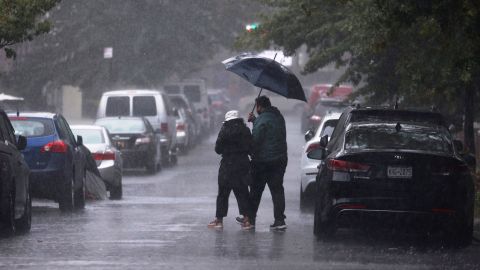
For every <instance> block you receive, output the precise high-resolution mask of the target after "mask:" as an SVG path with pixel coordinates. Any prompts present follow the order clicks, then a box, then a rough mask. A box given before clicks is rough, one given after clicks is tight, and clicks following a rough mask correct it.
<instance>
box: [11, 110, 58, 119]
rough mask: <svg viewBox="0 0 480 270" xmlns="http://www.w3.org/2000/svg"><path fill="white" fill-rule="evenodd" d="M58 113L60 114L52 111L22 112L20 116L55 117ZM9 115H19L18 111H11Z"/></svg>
mask: <svg viewBox="0 0 480 270" xmlns="http://www.w3.org/2000/svg"><path fill="white" fill-rule="evenodd" d="M57 115H58V114H56V113H51V112H20V113H19V115H18V117H37V118H49V119H53V118H54V117H56V116H57ZM8 116H9V117H17V113H16V112H9V113H8Z"/></svg>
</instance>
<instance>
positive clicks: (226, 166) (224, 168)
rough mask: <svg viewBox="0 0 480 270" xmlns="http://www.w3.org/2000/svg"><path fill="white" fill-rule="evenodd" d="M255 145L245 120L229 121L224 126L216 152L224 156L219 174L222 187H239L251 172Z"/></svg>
mask: <svg viewBox="0 0 480 270" xmlns="http://www.w3.org/2000/svg"><path fill="white" fill-rule="evenodd" d="M252 145H253V139H252V134H251V133H250V129H249V128H248V127H247V126H246V125H245V123H244V122H243V119H235V120H230V121H227V122H225V123H224V124H223V126H222V128H221V129H220V132H219V134H218V138H217V142H216V143H215V152H217V154H219V155H222V161H221V162H220V168H219V172H218V183H219V184H220V185H229V186H232V187H234V186H238V185H243V184H244V182H243V181H244V179H245V177H246V176H247V175H248V172H249V171H250V159H249V158H248V155H249V154H251V151H252Z"/></svg>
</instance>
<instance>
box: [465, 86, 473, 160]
mask: <svg viewBox="0 0 480 270" xmlns="http://www.w3.org/2000/svg"><path fill="white" fill-rule="evenodd" d="M475 88H476V86H475V84H474V83H470V84H468V85H467V87H466V88H465V95H464V105H465V111H464V120H463V121H464V123H463V132H464V141H465V147H466V149H465V150H467V151H468V152H469V153H472V154H475V131H474V129H473V122H474V121H475V108H474V106H475V90H476V89H475Z"/></svg>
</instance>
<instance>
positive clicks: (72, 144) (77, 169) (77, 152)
mask: <svg viewBox="0 0 480 270" xmlns="http://www.w3.org/2000/svg"><path fill="white" fill-rule="evenodd" d="M58 123H59V126H60V130H61V132H60V133H61V135H60V136H61V137H62V140H64V141H65V143H66V144H68V149H69V150H68V151H69V152H70V153H69V156H71V163H72V166H73V170H74V174H75V175H74V176H75V190H77V189H78V188H81V187H82V181H83V177H84V174H85V170H84V168H85V153H83V151H82V149H81V148H80V147H79V146H78V144H77V140H76V139H75V136H74V135H73V132H72V130H71V129H70V126H69V125H68V123H67V121H66V120H65V118H63V116H61V115H60V116H59V117H58Z"/></svg>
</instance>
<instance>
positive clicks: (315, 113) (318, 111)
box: [301, 98, 347, 132]
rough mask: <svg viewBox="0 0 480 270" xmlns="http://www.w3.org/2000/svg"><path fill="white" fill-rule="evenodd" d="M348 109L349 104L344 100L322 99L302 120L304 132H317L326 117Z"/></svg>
mask: <svg viewBox="0 0 480 270" xmlns="http://www.w3.org/2000/svg"><path fill="white" fill-rule="evenodd" d="M346 107H347V104H346V103H345V102H344V101H343V100H340V99H336V98H321V99H320V101H318V102H317V104H315V106H314V107H313V109H312V110H311V111H309V112H308V113H307V114H306V115H305V116H304V117H303V118H302V122H301V126H302V127H301V128H302V131H303V132H305V131H308V130H316V129H317V127H318V125H319V124H320V122H321V121H322V118H323V116H324V115H326V114H329V113H341V112H342V111H343V110H344V109H345V108H346Z"/></svg>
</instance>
